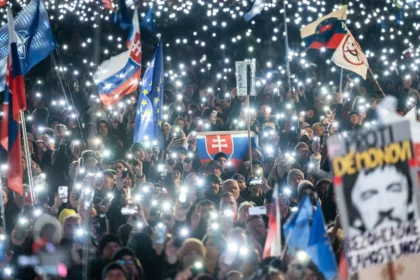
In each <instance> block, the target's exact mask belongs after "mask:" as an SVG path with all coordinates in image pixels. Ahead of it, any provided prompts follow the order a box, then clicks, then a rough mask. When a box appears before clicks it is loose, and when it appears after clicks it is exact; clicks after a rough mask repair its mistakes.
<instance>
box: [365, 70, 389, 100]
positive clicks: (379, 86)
mask: <svg viewBox="0 0 420 280" xmlns="http://www.w3.org/2000/svg"><path fill="white" fill-rule="evenodd" d="M369 72H370V74H371V75H372V77H373V79H374V80H375V82H376V85H377V86H378V88H379V90H380V91H381V93H382V95H383V96H384V97H386V95H385V93H384V91H383V90H382V88H381V85H380V84H379V83H378V80H377V79H376V78H375V75H374V74H373V72H372V69H371V68H370V66H369Z"/></svg>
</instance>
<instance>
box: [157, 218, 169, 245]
mask: <svg viewBox="0 0 420 280" xmlns="http://www.w3.org/2000/svg"><path fill="white" fill-rule="evenodd" d="M167 228H168V226H167V225H165V224H164V223H158V224H157V226H156V228H155V229H156V233H157V238H156V241H155V243H156V244H163V243H164V242H165V239H166V230H167Z"/></svg>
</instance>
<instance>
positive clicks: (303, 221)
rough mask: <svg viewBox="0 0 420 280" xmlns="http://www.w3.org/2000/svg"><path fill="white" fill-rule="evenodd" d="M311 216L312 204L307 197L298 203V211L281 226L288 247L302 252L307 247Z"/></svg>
mask: <svg viewBox="0 0 420 280" xmlns="http://www.w3.org/2000/svg"><path fill="white" fill-rule="evenodd" d="M312 215H313V208H312V203H311V200H310V199H309V196H307V197H305V199H304V200H303V201H301V202H300V204H299V208H298V211H297V212H295V213H293V214H292V215H291V216H290V217H289V219H288V220H287V222H286V223H285V224H284V225H283V231H284V235H285V237H286V242H287V244H288V245H289V246H290V247H294V248H297V249H302V250H305V249H306V248H307V247H308V242H309V234H310V231H311V227H310V221H311V219H312Z"/></svg>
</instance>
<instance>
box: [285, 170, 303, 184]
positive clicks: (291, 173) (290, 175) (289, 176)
mask: <svg viewBox="0 0 420 280" xmlns="http://www.w3.org/2000/svg"><path fill="white" fill-rule="evenodd" d="M295 175H298V176H301V177H302V179H305V176H304V175H303V172H302V171H300V170H299V169H292V170H290V171H289V174H287V184H288V185H289V184H290V179H291V178H292V177H293V176H295Z"/></svg>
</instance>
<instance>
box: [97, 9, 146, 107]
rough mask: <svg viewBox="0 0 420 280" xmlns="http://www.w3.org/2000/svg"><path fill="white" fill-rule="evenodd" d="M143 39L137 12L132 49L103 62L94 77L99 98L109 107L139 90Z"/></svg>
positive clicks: (131, 43) (134, 19) (134, 16)
mask: <svg viewBox="0 0 420 280" xmlns="http://www.w3.org/2000/svg"><path fill="white" fill-rule="evenodd" d="M141 56H142V51H141V37H140V28H139V20H138V15H137V10H136V11H135V12H134V15H133V35H132V36H131V40H130V48H129V49H128V50H127V51H125V52H123V53H121V54H119V55H117V56H113V57H111V58H110V59H109V60H106V61H104V62H102V64H101V65H100V66H99V69H98V70H97V71H96V72H95V74H94V75H93V81H94V82H95V84H96V86H97V88H98V93H99V98H100V99H101V101H102V103H103V104H104V105H105V106H106V107H108V106H111V105H113V104H116V103H117V102H118V101H120V100H121V98H123V97H124V96H125V95H128V94H130V93H133V92H134V91H136V90H137V87H138V85H139V82H140V73H141Z"/></svg>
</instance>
